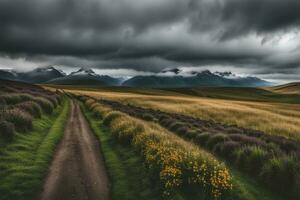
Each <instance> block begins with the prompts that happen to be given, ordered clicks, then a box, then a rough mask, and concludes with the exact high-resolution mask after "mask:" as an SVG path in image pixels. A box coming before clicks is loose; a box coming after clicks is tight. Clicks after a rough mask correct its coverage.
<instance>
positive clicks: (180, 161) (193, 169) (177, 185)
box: [87, 101, 233, 199]
mask: <svg viewBox="0 0 300 200" xmlns="http://www.w3.org/2000/svg"><path fill="white" fill-rule="evenodd" d="M87 105H88V106H89V107H90V108H91V107H92V106H93V103H92V101H88V102H87ZM98 109H100V107H98ZM102 115H103V118H104V121H103V122H104V123H105V124H106V125H108V126H109V127H110V129H111V133H112V134H113V135H114V137H116V138H117V139H118V140H119V141H120V142H123V143H124V142H125V143H127V144H128V145H130V146H132V147H133V148H134V149H136V150H137V151H138V152H140V153H141V156H142V157H143V158H144V159H145V164H146V166H147V167H148V168H149V170H150V172H151V173H153V175H154V176H157V177H158V178H159V180H160V182H161V186H162V188H163V194H164V196H165V197H169V198H171V197H172V196H174V195H175V194H176V193H178V192H179V191H180V190H182V189H184V188H194V187H195V188H197V189H198V190H201V191H202V193H203V194H204V195H205V198H209V199H224V198H226V196H227V195H229V193H230V192H231V191H232V187H233V185H232V177H231V175H230V173H229V170H228V169H227V167H226V166H225V165H224V163H222V162H219V161H218V160H217V159H215V158H214V157H213V156H212V155H211V154H209V153H207V152H206V151H204V150H202V149H199V148H197V147H195V146H193V145H191V144H190V143H187V142H185V141H183V140H182V139H180V138H178V137H177V136H175V135H173V134H169V133H168V132H167V131H166V130H165V129H162V128H160V127H159V126H157V125H155V124H152V123H149V124H148V123H145V122H143V121H141V120H138V119H135V118H132V117H130V116H128V115H126V114H123V113H120V112H115V111H109V110H107V108H105V111H104V110H102Z"/></svg>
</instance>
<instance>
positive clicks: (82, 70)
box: [70, 67, 97, 76]
mask: <svg viewBox="0 0 300 200" xmlns="http://www.w3.org/2000/svg"><path fill="white" fill-rule="evenodd" d="M70 75H71V76H78V75H79V76H82V75H88V76H97V74H96V73H95V72H94V71H93V70H92V69H90V68H84V67H81V68H80V69H79V70H77V71H75V72H72V73H71V74H70Z"/></svg>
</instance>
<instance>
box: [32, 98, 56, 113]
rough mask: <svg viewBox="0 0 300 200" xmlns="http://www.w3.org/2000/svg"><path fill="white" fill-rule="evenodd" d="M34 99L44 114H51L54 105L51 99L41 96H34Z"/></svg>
mask: <svg viewBox="0 0 300 200" xmlns="http://www.w3.org/2000/svg"><path fill="white" fill-rule="evenodd" d="M34 101H35V102H36V103H38V104H39V105H40V107H41V108H42V110H43V111H44V112H45V113H46V114H51V113H52V112H53V110H54V106H53V104H52V103H51V101H49V100H47V99H45V98H43V97H36V98H34Z"/></svg>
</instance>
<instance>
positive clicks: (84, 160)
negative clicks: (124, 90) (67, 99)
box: [40, 102, 109, 200]
mask: <svg viewBox="0 0 300 200" xmlns="http://www.w3.org/2000/svg"><path fill="white" fill-rule="evenodd" d="M43 188H44V189H43V191H42V193H41V197H40V199H42V200H53V199H56V200H66V199H75V200H83V199H91V200H94V199H97V200H107V199H109V179H108V175H107V172H106V169H105V165H104V160H103V156H102V155H101V150H100V145H99V143H98V140H97V139H96V137H95V135H94V133H93V132H92V130H91V128H90V126H89V124H88V122H87V121H86V119H85V117H84V116H83V113H82V111H81V110H80V107H79V105H78V104H77V103H76V102H72V104H71V112H70V116H69V119H68V122H67V124H66V128H65V133H64V137H63V139H62V141H61V142H60V144H59V146H58V148H57V151H56V153H55V156H54V159H53V161H52V163H51V166H50V169H49V173H48V175H47V177H46V180H45V183H44V187H43Z"/></svg>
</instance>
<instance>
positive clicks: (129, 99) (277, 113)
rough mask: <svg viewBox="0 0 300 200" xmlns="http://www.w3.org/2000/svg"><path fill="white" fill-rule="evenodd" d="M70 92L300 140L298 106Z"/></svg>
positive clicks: (160, 95) (162, 96) (158, 95)
mask: <svg viewBox="0 0 300 200" xmlns="http://www.w3.org/2000/svg"><path fill="white" fill-rule="evenodd" d="M70 91H71V92H73V93H76V94H82V95H88V96H92V97H95V98H104V99H110V100H114V101H120V102H122V103H130V104H134V105H138V106H142V107H149V108H154V109H160V110H162V111H167V112H173V113H181V114H185V115H190V116H193V117H197V118H201V119H205V120H213V121H216V122H222V123H225V124H236V125H238V126H241V127H245V128H252V129H256V130H261V131H264V132H266V133H269V134H274V135H280V136H284V137H290V138H293V139H297V140H300V120H299V119H300V106H299V105H297V104H288V103H270V102H253V101H252V102H250V101H249V102H248V101H237V100H222V99H210V98H195V97H186V96H175V95H171V94H168V93H166V94H165V95H164V94H161V93H157V94H156V95H152V96H150V95H142V94H135V93H132V92H131V93H129V92H112V91H104V92H101V91H97V90H95V91H83V90H70Z"/></svg>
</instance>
